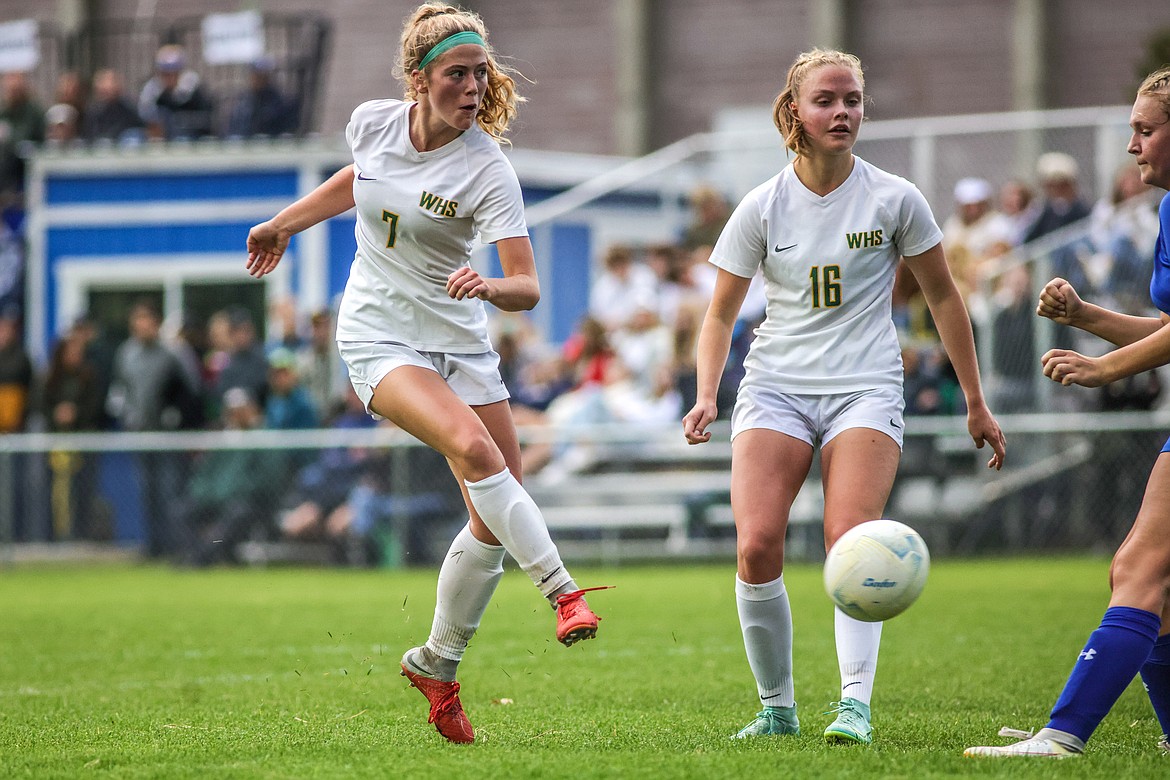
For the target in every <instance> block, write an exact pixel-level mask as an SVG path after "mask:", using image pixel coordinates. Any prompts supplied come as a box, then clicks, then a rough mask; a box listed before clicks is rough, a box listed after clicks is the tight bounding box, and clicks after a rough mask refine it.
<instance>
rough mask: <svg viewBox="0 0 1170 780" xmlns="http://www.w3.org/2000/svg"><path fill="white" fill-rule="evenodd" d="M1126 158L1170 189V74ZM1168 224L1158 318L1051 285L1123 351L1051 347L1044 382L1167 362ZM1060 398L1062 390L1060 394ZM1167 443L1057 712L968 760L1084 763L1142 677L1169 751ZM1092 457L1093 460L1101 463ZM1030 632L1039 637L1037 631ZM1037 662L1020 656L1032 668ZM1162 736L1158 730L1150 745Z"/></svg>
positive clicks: (1168, 222)
mask: <svg viewBox="0 0 1170 780" xmlns="http://www.w3.org/2000/svg"><path fill="white" fill-rule="evenodd" d="M1129 120H1130V127H1131V128H1132V130H1133V132H1132V135H1131V136H1130V140H1129V144H1128V147H1127V151H1128V152H1129V153H1130V154H1132V155H1134V157H1135V158H1136V159H1137V167H1138V168H1139V169H1140V171H1141V176H1142V180H1143V181H1144V182H1146V183H1147V184H1150V185H1152V186H1155V187H1161V188H1162V189H1170V67H1165V66H1163V67H1162V68H1160V69H1159V70H1157V71H1155V72H1154V73H1151V74H1150V75H1149V76H1147V77H1146V78H1145V80H1144V81H1143V82H1142V84H1141V86H1140V87H1138V92H1137V98H1136V100H1135V101H1134V104H1133V109H1132V110H1131V111H1130V116H1129ZM1158 212H1159V222H1160V225H1161V228H1160V233H1159V236H1158V241H1157V245H1156V246H1157V248H1156V250H1155V256H1154V263H1153V278H1152V280H1151V282H1150V297H1151V299H1152V301H1153V303H1154V304H1155V306H1156V307H1157V309H1158V314H1157V315H1156V316H1146V317H1134V316H1131V315H1127V314H1125V313H1122V312H1117V311H1112V310H1110V309H1107V308H1105V307H1102V306H1098V305H1095V304H1091V303H1088V302H1086V301H1084V300H1083V299H1082V298H1081V297H1080V295H1079V294H1078V292H1077V290H1076V289H1075V288H1074V287H1073V286H1072V285H1070V284H1069V283H1068V281H1067V280H1066V279H1062V278H1055V279H1052V280H1051V281H1049V282H1048V283H1047V284H1046V285H1045V286H1044V289H1043V290H1042V291H1041V293H1040V301H1039V305H1038V307H1037V310H1036V313H1037V314H1039V315H1040V316H1041V317H1045V318H1048V319H1051V320H1054V321H1056V322H1060V323H1061V324H1064V325H1067V326H1071V327H1076V328H1078V329H1083V330H1085V331H1087V332H1089V333H1091V334H1093V335H1094V336H1097V337H1099V338H1102V339H1105V340H1107V341H1109V342H1111V343H1113V344H1114V345H1116V347H1117V348H1116V349H1114V350H1112V351H1110V352H1107V353H1106V354H1104V355H1101V356H1099V357H1096V356H1090V355H1084V354H1081V353H1078V352H1074V351H1072V350H1067V349H1052V350H1049V351H1048V352H1046V353H1045V354H1044V356H1043V358H1042V359H1041V366H1042V369H1043V373H1044V376H1046V377H1048V378H1049V379H1051V380H1052V381H1054V382H1058V383H1059V384H1060V385H1062V386H1063V387H1065V388H1067V387H1070V386H1074V385H1075V386H1080V387H1086V388H1096V387H1101V386H1102V385H1105V384H1107V383H1109V382H1113V381H1116V380H1118V379H1122V378H1124V377H1128V376H1132V375H1134V374H1137V373H1141V372H1144V371H1148V370H1151V369H1154V368H1158V367H1160V366H1164V365H1166V363H1167V351H1166V344H1167V338H1166V337H1167V325H1168V321H1167V313H1168V312H1170V278H1168V274H1167V269H1168V268H1170V196H1163V197H1162V198H1161V204H1160V206H1159V210H1158ZM1057 392H1061V390H1060V389H1059V388H1058V389H1057ZM1168 453H1170V442H1167V443H1166V444H1165V445H1163V446H1162V448H1161V452H1159V453H1158V455H1157V459H1156V460H1155V461H1154V465H1153V468H1152V469H1151V471H1150V475H1149V480H1148V482H1147V484H1146V489H1145V494H1144V496H1143V498H1142V501H1141V505H1140V508H1139V509H1138V511H1137V517H1136V518H1135V519H1134V522H1133V526H1132V527H1131V528H1130V530H1129V533H1128V535H1127V536H1126V537H1125V540H1124V541H1123V542H1122V543H1121V546H1120V547H1119V548H1118V550H1117V553H1116V554H1115V555H1114V557H1113V562H1112V565H1111V566H1110V568H1109V589H1110V591H1111V593H1110V598H1109V606H1108V608H1107V609H1106V610H1105V614H1104V615H1103V616H1102V618H1101V622H1100V623H1099V624H1098V626H1097V628H1096V629H1095V630H1094V631H1093V632H1092V634H1091V635H1090V636H1089V639H1088V641H1087V642H1086V644H1085V645H1084V649H1083V650H1082V651H1081V652H1080V653H1079V655H1078V656H1077V658H1076V662H1075V663H1074V665H1073V668H1072V672H1071V673H1070V674H1069V677H1068V680H1067V682H1066V683H1065V685H1064V689H1063V690H1062V691H1061V693H1060V696H1059V697H1058V698H1057V700H1056V703H1055V705H1054V706H1053V707H1052V710H1051V714H1050V715H1049V720H1048V723H1047V724H1046V725H1045V727H1044V728H1042V729H1040V730H1039V731H1038V732H1036V734H1035V735H1032V736H1029V737H1028V738H1026V739H1024V740H1021V741H1019V742H1016V743H1014V744H1011V745H1006V746H990V745H987V746H978V747H971V748H968V749H967V750H966V751H965V755H968V756H994V757H1018V758H1029V757H1032V758H1041V759H1043V758H1065V757H1069V756H1076V755H1080V754H1082V753H1083V752H1084V750H1085V743H1086V742H1088V741H1089V738H1090V737H1091V736H1092V735H1093V733H1094V732H1095V731H1096V729H1097V727H1098V726H1099V725H1100V724H1101V722H1102V721H1103V720H1104V718H1105V716H1106V715H1107V714H1108V713H1109V711H1110V710H1111V709H1112V708H1113V706H1114V705H1115V704H1116V703H1117V700H1118V699H1119V698H1120V697H1121V695H1122V693H1124V692H1125V690H1126V689H1128V688H1129V687H1130V683H1132V682H1133V680H1134V677H1136V676H1138V675H1140V676H1141V678H1142V683H1143V684H1144V687H1145V689H1146V692H1147V694H1148V695H1149V698H1150V703H1151V704H1153V708H1154V714H1155V716H1156V717H1157V719H1158V723H1159V725H1160V726H1161V729H1160V730H1161V738H1160V739H1159V742H1158V747H1159V748H1160V749H1161V751H1166V750H1170V634H1168V633H1167V632H1166V628H1167V626H1166V623H1167V621H1166V610H1167V607H1168V606H1170V600H1168V598H1167V583H1168V582H1170V505H1168V500H1170V455H1168ZM1097 455H1098V454H1097V453H1094V458H1096V457H1097ZM1029 630H1036V627H1035V626H1030V627H1029ZM1031 661H1032V659H1019V658H1013V659H1012V662H1013V663H1025V664H1030V663H1031ZM1156 733H1157V732H1151V737H1152V736H1153V735H1154V734H1156Z"/></svg>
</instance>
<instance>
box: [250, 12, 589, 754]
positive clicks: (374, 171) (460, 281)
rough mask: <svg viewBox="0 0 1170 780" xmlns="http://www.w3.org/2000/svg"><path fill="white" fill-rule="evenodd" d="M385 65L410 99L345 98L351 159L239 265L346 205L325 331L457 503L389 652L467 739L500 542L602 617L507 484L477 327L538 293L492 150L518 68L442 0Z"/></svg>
mask: <svg viewBox="0 0 1170 780" xmlns="http://www.w3.org/2000/svg"><path fill="white" fill-rule="evenodd" d="M399 66H400V75H401V77H402V78H403V80H404V81H405V85H406V90H405V91H406V95H405V97H406V99H405V100H393V99H386V100H372V101H370V102H367V103H363V104H361V105H360V106H358V107H357V109H355V110H354V112H353V116H352V117H351V119H350V121H349V125H348V126H347V128H346V131H345V136H346V140H347V141H348V143H349V147H350V150H351V151H352V154H353V164H352V165H347V166H345V167H344V168H342V169H341V170H340V171H338V172H337V173H336V174H334V175H333V177H332V178H330V179H329V180H328V181H326V182H325V183H324V184H322V185H321V186H319V187H318V188H317V189H315V190H314V191H313V192H311V193H309V194H308V195H306V196H304V197H303V198H301V199H300V200H298V201H296V202H295V203H293V204H292V205H291V206H289V207H287V208H286V209H284V210H283V211H281V212H280V213H279V214H277V215H276V216H275V217H273V218H272V219H271V220H269V221H267V222H264V223H262V224H259V225H256V226H255V227H253V228H252V230H251V231H250V233H249V234H248V262H247V267H248V270H249V272H250V273H251V274H252V275H253V276H255V277H261V276H263V275H265V274H267V273H269V272H271V271H272V270H273V269H274V268H276V266H277V263H279V262H280V258H281V256H282V254H283V253H284V251H285V249H286V247H287V246H288V242H289V238H290V237H291V236H292V235H293V234H295V233H298V232H300V231H302V230H304V229H305V228H308V227H310V226H312V225H315V224H317V223H319V222H321V221H322V220H325V219H328V218H330V217H333V216H336V215H338V214H341V213H342V212H344V211H347V210H348V209H350V208H353V207H354V206H356V207H357V227H356V235H357V244H358V248H357V255H356V256H355V258H354V262H353V265H352V267H351V269H350V276H349V279H348V281H347V283H346V287H345V293H344V295H343V297H342V301H341V307H340V311H339V313H338V318H337V341H338V347H339V349H340V351H341V355H342V357H343V358H344V360H345V363H346V365H347V366H348V368H349V374H350V379H351V381H352V382H353V386H354V389H355V390H356V391H357V393H358V395H359V396H360V397H361V398H362V400H363V402H364V403H365V404H366V408H367V409H368V410H369V411H370V412H371V413H373V414H377V415H380V416H382V417H385V418H387V419H389V420H391V421H392V422H394V423H395V424H396V425H398V426H399V427H400V428H402V429H403V430H405V431H407V432H408V433H410V434H411V435H413V436H415V437H416V438H418V439H419V440H421V441H422V442H423V443H425V444H427V445H429V446H431V447H433V448H434V449H435V450H437V451H438V452H440V453H442V454H443V455H444V456H445V457H446V458H447V461H448V462H449V463H450V466H451V470H452V471H453V472H454V473H455V476H456V478H457V479H458V480H459V484H460V486H461V487H462V489H463V494H464V498H465V500H466V502H467V508H468V512H469V514H470V521H469V522H468V524H467V526H466V527H464V528H463V530H462V531H460V532H459V534H458V535H457V536H456V537H455V540H454V541H453V542H452V544H451V549H450V550H449V551H448V553H447V555H446V557H445V559H444V561H443V565H442V567H441V568H440V571H439V583H438V592H437V603H436V606H435V616H434V621H433V623H432V625H431V631H430V636H429V637H428V638H427V641H426V643H425V644H423V645H421V646H419V647H415V648H411V649H410V650H408V651H407V652H406V654H405V655H404V656H403V657H402V673H403V674H404V675H405V676H406V677H407V679H409V680H410V682H411V684H412V685H414V686H415V687H417V688H418V689H419V690H420V691H421V692H422V693H423V694H424V695H425V696H426V698H427V701H428V702H429V703H430V714H429V720H430V722H432V723H434V724H435V727H436V728H437V729H438V731H439V733H440V734H442V735H443V736H444V737H446V738H447V739H448V740H451V741H452V742H471V741H473V740H474V731H473V729H472V726H471V723H470V721H469V720H468V718H467V714H466V712H465V711H464V709H463V705H462V703H461V702H460V699H459V683H458V682H456V672H457V670H458V667H459V663H460V661H461V660H462V658H463V654H464V651H465V650H466V648H467V645H468V642H469V641H470V640H471V637H472V635H473V634H474V633H475V631H476V629H477V628H478V626H479V623H480V619H481V618H482V617H483V614H484V611H485V609H486V608H487V605H488V602H489V600H490V599H491V597H492V593H493V592H494V591H495V588H496V584H497V583H498V582H499V579H500V576H501V575H502V573H503V560H504V553H505V551H506V552H507V553H508V554H510V555H511V556H512V557H513V558H515V559H516V561H517V563H518V564H519V565H520V567H521V568H522V569H523V570H524V572H525V573H526V574H527V575H528V576H529V577H530V578H531V579H532V582H533V584H534V585H536V587H537V588H538V589H539V590H540V593H541V595H542V596H543V597H544V598H546V599H547V600H548V602H549V604H550V605H551V606H552V607H553V608H554V609H555V611H556V637H557V640H558V641H560V642H561V643H563V644H565V645H570V644H573V643H574V642H576V641H579V640H583V639H590V638H592V637H593V636H595V635H596V633H597V624H598V620H599V618H598V617H597V615H596V614H595V613H594V612H593V611H592V610H591V609H590V608H589V606H588V604H586V602H585V599H584V598H583V596H582V594H583V593H584V592H585V590H582V589H581V588H579V587H578V586H577V584H576V583H575V582H574V580H573V578H572V577H571V576H570V574H569V571H568V569H566V568H565V565H564V563H563V562H562V560H561V557H560V554H559V553H558V552H557V548H556V546H555V545H554V544H553V541H552V539H551V538H550V537H549V533H548V529H547V528H546V526H545V523H544V518H543V517H542V516H541V513H540V510H539V509H538V508H537V506H536V504H535V503H534V502H533V500H532V498H531V497H530V496H529V495H528V493H527V491H525V489H524V488H523V487H522V486H521V484H520V476H521V471H520V446H519V443H518V441H517V435H516V428H515V424H514V423H513V419H512V413H511V409H510V407H509V405H508V390H507V388H505V387H504V383H503V381H502V380H501V379H500V372H499V355H497V354H496V353H495V351H493V349H492V346H491V343H490V342H489V340H488V332H487V318H486V312H485V307H484V303H485V302H486V303H490V304H492V305H493V306H495V307H497V308H499V309H502V310H504V311H520V310H527V309H531V308H532V307H533V306H535V305H536V303H537V301H538V300H539V298H540V285H539V282H538V280H537V277H536V270H535V262H534V259H533V254H532V245H531V244H530V243H529V239H528V230H527V227H526V225H525V221H524V205H523V202H522V200H521V195H520V184H519V182H518V180H517V178H516V173H515V171H513V169H512V166H511V164H510V163H509V162H508V159H507V158H506V157H505V156H504V154H503V153H502V151H501V150H500V142H501V141H502V140H503V136H504V133H505V132H506V131H507V129H508V124H509V122H510V121H511V120H512V118H513V117H514V116H515V114H516V108H517V103H518V102H519V97H518V95H517V93H516V89H515V82H514V80H513V78H512V77H511V76H510V75H509V72H508V71H507V70H506V69H505V68H504V67H503V66H501V65H500V63H499V62H498V61H497V58H496V55H495V53H494V52H493V50H492V48H491V46H490V45H489V43H488V33H487V29H486V28H485V26H484V24H483V21H482V20H481V19H480V17H479V16H478V15H476V14H474V13H471V12H468V11H464V10H461V9H459V8H456V7H453V6H447V5H440V4H424V5H422V6H419V7H418V8H417V9H416V10H415V11H414V12H413V13H412V14H411V15H410V16H409V17H408V18H407V20H406V22H405V25H404V28H403V31H402V38H401V50H400V62H399ZM477 235H478V237H479V239H480V240H481V241H483V242H484V243H487V244H494V245H495V247H496V249H497V251H498V253H499V259H500V265H501V267H502V268H503V278H487V277H484V276H481V275H480V274H479V273H477V272H476V271H475V270H473V269H472V268H471V266H470V262H469V261H470V255H471V249H472V241H473V239H474V238H475V237H476V236H477ZM586 590H593V589H586Z"/></svg>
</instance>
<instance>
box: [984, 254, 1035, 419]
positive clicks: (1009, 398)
mask: <svg viewBox="0 0 1170 780" xmlns="http://www.w3.org/2000/svg"><path fill="white" fill-rule="evenodd" d="M1035 302H1036V296H1035V293H1034V291H1033V288H1032V279H1031V277H1030V276H1029V274H1028V269H1027V268H1023V267H1019V266H1017V267H1015V268H1012V269H1011V270H1009V271H1007V272H1006V273H1005V274H1004V277H1003V279H1002V280H1001V283H1000V285H999V289H998V290H997V291H996V293H995V295H994V296H993V298H992V301H991V331H992V350H991V369H992V370H991V376H989V377H988V382H987V384H988V398H989V399H990V402H991V404H992V405H993V406H994V407H995V408H996V410H998V411H1000V412H1003V413H1004V414H1013V413H1018V412H1029V411H1032V410H1033V409H1035V405H1036V360H1037V357H1038V356H1037V355H1036V354H1035V351H1034V347H1033V340H1032V334H1033V329H1034V324H1033V320H1034V319H1035Z"/></svg>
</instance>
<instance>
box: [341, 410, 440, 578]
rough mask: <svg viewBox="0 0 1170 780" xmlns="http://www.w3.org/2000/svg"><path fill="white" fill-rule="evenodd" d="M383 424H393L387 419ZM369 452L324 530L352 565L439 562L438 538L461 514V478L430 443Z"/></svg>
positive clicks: (381, 423)
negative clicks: (407, 450) (403, 453)
mask: <svg viewBox="0 0 1170 780" xmlns="http://www.w3.org/2000/svg"><path fill="white" fill-rule="evenodd" d="M379 425H380V426H382V427H387V426H390V427H393V426H392V424H391V423H390V422H389V421H386V420H384V421H382V422H380V423H379ZM370 455H371V457H370V459H369V461H368V462H367V463H366V466H365V469H364V470H363V472H362V475H361V478H360V479H358V480H357V482H356V483H355V484H354V486H353V487H352V489H351V490H350V491H349V494H348V495H347V496H346V498H345V502H344V503H342V504H341V505H340V506H339V507H337V508H336V509H335V510H334V511H333V512H332V513H331V514H330V516H329V518H328V520H327V522H326V524H325V533H326V536H327V537H328V538H329V539H331V540H333V541H334V543H335V544H337V546H338V549H339V551H341V553H342V555H343V556H344V560H345V561H346V562H347V563H350V564H353V565H359V566H362V565H370V564H374V563H383V564H387V565H391V566H396V565H400V564H412V565H422V564H429V563H433V562H435V559H436V557H437V556H435V555H434V553H433V552H432V548H433V547H434V546H435V545H434V544H433V542H434V540H435V539H436V538H439V539H441V538H444V537H448V536H449V532H448V531H447V529H445V528H444V525H445V521H450V520H456V522H458V521H459V520H461V519H462V517H461V516H462V515H463V512H462V511H461V510H462V508H463V501H462V494H461V493H460V491H459V483H458V482H456V481H455V480H454V479H452V478H451V473H450V471H449V470H448V469H446V468H444V466H445V465H446V462H445V461H444V459H443V456H442V455H440V454H439V453H438V452H436V451H435V450H432V449H430V448H423V449H418V450H415V451H414V452H412V453H411V456H410V457H409V458H402V457H395V454H394V452H393V451H390V450H384V449H379V450H373V451H372V452H371V453H370ZM403 470H405V472H406V473H401V471H403Z"/></svg>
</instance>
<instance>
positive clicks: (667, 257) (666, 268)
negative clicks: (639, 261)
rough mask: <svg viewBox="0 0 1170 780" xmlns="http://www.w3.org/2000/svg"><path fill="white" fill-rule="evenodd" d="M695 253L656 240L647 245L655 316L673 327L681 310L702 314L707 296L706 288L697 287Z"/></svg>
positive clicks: (647, 262)
mask: <svg viewBox="0 0 1170 780" xmlns="http://www.w3.org/2000/svg"><path fill="white" fill-rule="evenodd" d="M693 257H694V255H693V253H692V252H689V251H687V250H684V249H682V248H680V247H678V246H675V245H674V244H656V245H654V246H651V247H648V248H647V249H646V265H647V266H648V267H649V268H650V269H651V270H652V271H654V275H655V276H656V277H657V293H656V298H657V302H658V303H657V307H658V318H659V319H660V320H661V321H662V323H663V324H664V325H666V326H667V327H674V324H675V322H676V321H677V320H678V318H679V317H680V316H682V314H681V313H682V312H683V310H687V309H689V310H695V309H697V310H698V312H699V316H700V317H701V316H702V313H703V311H705V310H706V308H707V302H708V301H709V300H710V295H709V290H704V289H703V288H702V287H700V285H699V282H698V280H697V277H698V276H699V273H700V272H698V271H696V269H695V266H694V259H693Z"/></svg>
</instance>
